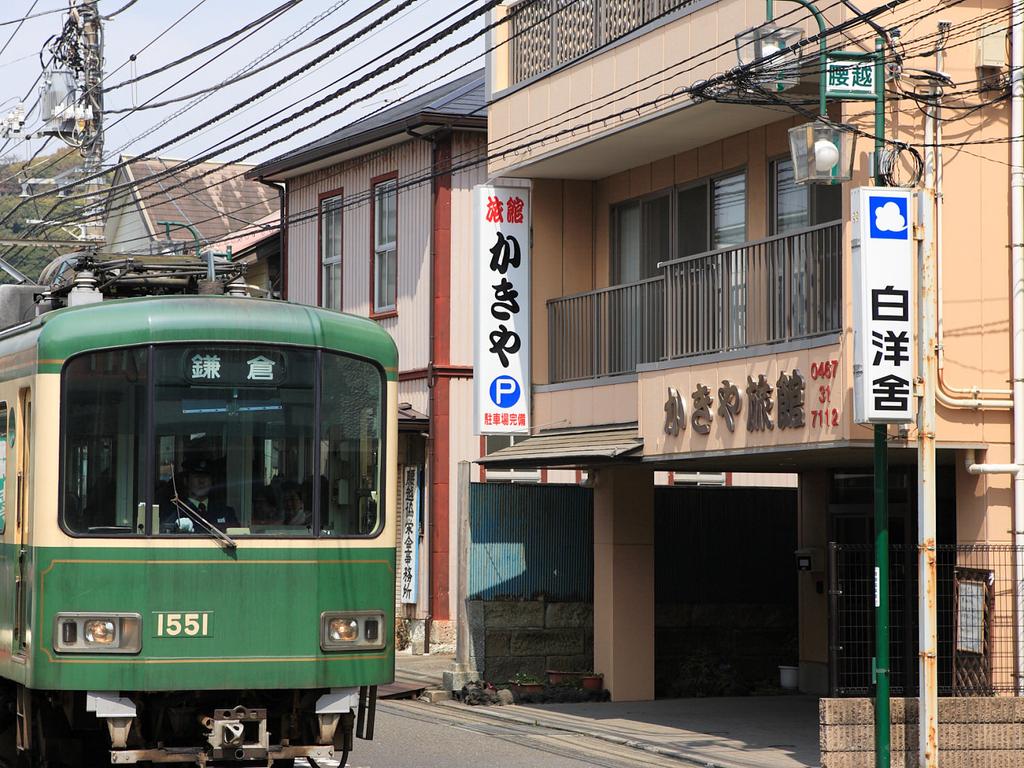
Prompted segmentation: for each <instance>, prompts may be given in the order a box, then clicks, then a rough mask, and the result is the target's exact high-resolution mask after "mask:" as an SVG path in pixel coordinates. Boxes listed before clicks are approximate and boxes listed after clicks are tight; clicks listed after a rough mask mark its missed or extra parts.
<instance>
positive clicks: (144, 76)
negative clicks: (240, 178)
mask: <svg viewBox="0 0 1024 768" xmlns="http://www.w3.org/2000/svg"><path fill="white" fill-rule="evenodd" d="M301 1H302V0H286V2H284V3H282V4H281V5H279V6H277V7H276V8H274V9H272V10H271V11H269V12H267V13H265V14H263V15H262V16H260V17H259V18H258V19H253V20H252V21H250V22H249V23H248V24H246V25H245V26H242V27H239V28H238V29H236V30H235V31H233V32H229V33H228V34H226V35H224V36H223V37H221V38H219V39H217V40H214V41H213V42H212V43H207V44H206V45H204V46H203V47H202V48H198V49H196V50H194V51H192V52H191V53H188V54H186V55H185V56H182V57H181V58H178V59H175V60H174V61H171V62H168V63H167V64H163V65H162V66H161V67H160V68H159V69H153V70H150V71H149V72H144V73H143V74H141V75H138V76H136V77H132V78H129V79H128V80H122V81H121V82H120V83H117V84H116V85H108V86H106V87H105V88H104V89H103V91H104V92H105V93H110V92H111V91H116V90H117V89H118V88H124V87H125V86H126V85H131V84H132V83H138V82H141V81H142V80H146V79H148V78H150V77H153V76H154V75H160V74H163V73H164V72H166V71H167V70H169V69H173V68H174V67H176V66H178V65H179V64H184V63H185V62H186V61H189V60H190V59H194V58H195V57H196V56H201V55H203V54H204V53H206V52H207V51H212V50H213V49H214V48H216V47H217V46H219V45H221V44H223V43H226V42H227V41H228V40H232V39H234V38H236V37H238V36H239V35H240V34H242V33H243V32H248V31H249V30H250V29H252V28H253V27H255V26H257V25H259V24H262V23H263V22H265V21H269V20H271V19H273V18H275V17H277V16H278V15H279V14H281V13H282V12H284V11H285V10H287V9H288V8H290V7H292V6H294V5H298V4H299V3H300V2H301ZM37 2H38V0H37ZM104 18H107V17H104ZM0 53H2V51H0ZM154 106H156V105H152V104H151V105H149V106H148V107H146V108H147V109H152V108H153V107H154ZM117 111H129V110H107V112H108V114H110V113H113V112H117Z"/></svg>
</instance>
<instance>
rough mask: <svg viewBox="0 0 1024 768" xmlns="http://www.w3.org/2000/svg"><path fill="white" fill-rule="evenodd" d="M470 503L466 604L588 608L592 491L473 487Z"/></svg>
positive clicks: (499, 485)
mask: <svg viewBox="0 0 1024 768" xmlns="http://www.w3.org/2000/svg"><path fill="white" fill-rule="evenodd" d="M469 500H470V502H469V503H470V512H469V516H470V517H469V519H470V529H471V535H472V545H471V548H470V556H469V564H470V576H469V595H470V599H473V600H495V599H514V600H530V599H534V598H536V597H538V596H540V595H544V596H545V597H546V598H547V599H548V600H553V601H581V602H589V601H591V600H593V597H594V514H593V511H594V496H593V492H592V491H591V489H589V488H581V487H579V486H575V485H546V486H536V485H519V484H515V483H473V484H472V485H471V487H470V494H469Z"/></svg>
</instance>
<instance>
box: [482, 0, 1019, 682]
mask: <svg viewBox="0 0 1024 768" xmlns="http://www.w3.org/2000/svg"><path fill="white" fill-rule="evenodd" d="M879 5H880V4H879V3H877V2H871V0H864V2H863V3H858V8H859V9H860V10H861V11H863V12H871V11H872V10H873V9H875V8H876V7H877V6H879ZM820 6H821V8H822V11H823V12H824V20H825V22H826V24H827V25H828V27H829V28H830V29H832V28H837V31H834V32H833V33H832V34H830V35H829V36H828V38H827V45H828V47H829V48H830V49H836V50H846V51H862V52H868V51H872V50H873V49H874V39H875V37H876V35H877V32H876V30H875V29H873V28H872V26H871V25H869V24H868V23H866V22H865V21H863V20H859V19H857V18H856V17H855V15H854V12H853V11H852V10H851V8H850V7H849V6H848V5H845V4H841V3H832V4H827V3H824V2H823V3H820ZM1009 8H1010V5H1009V4H1008V3H1006V2H996V3H985V4H982V3H980V2H964V3H953V4H934V3H920V2H907V3H904V4H902V5H900V6H899V7H897V8H895V9H893V10H887V11H885V12H884V13H881V14H879V15H877V18H876V19H875V23H876V24H878V25H881V26H883V27H885V28H886V29H889V30H892V29H896V28H902V36H901V37H900V38H899V43H898V44H896V50H897V52H898V53H899V54H900V55H901V56H904V57H906V58H905V59H904V61H903V63H902V71H901V75H900V78H899V80H890V82H889V83H888V84H887V90H888V91H889V92H890V97H889V98H888V99H887V101H886V106H885V118H886V132H887V136H888V137H890V138H895V139H899V140H903V141H906V142H910V143H913V144H916V145H918V146H920V145H924V144H936V143H940V144H942V145H944V146H943V147H942V149H941V151H939V152H936V153H934V154H929V155H928V158H929V159H932V158H933V159H934V161H935V163H936V165H937V166H938V171H939V173H938V178H939V179H941V182H940V183H941V185H942V190H941V192H942V194H941V197H940V201H939V203H938V205H937V207H936V221H937V222H940V223H939V224H937V228H938V231H939V232H940V233H941V236H938V237H936V239H935V242H934V249H935V250H934V252H935V255H936V258H937V259H938V260H939V274H938V279H939V283H940V286H939V297H940V304H939V306H938V313H939V316H940V317H941V323H940V334H941V335H940V337H939V340H938V344H939V346H938V349H939V352H940V355H939V359H940V363H939V365H940V379H941V386H940V388H939V393H938V400H939V404H938V407H937V428H936V438H937V462H938V469H937V477H936V488H937V498H938V501H937V511H936V517H937V544H938V555H937V556H938V560H939V587H938V590H939V591H938V601H939V659H938V662H939V686H940V692H941V693H942V694H943V695H952V694H965V693H966V694H970V693H975V694H977V693H984V694H991V693H1010V694H1012V693H1014V692H1015V691H1016V689H1017V687H1018V684H1017V682H1016V680H1015V675H1016V674H1017V661H1015V658H1014V657H1015V650H1014V649H1015V643H1016V642H1017V636H1016V632H1015V629H1014V623H1015V617H1014V614H1013V610H1012V604H1011V601H1010V600H1009V596H1010V595H1012V594H1013V591H1014V571H1013V566H1014V563H1015V559H1014V558H1015V555H1014V553H1013V551H1012V550H1010V549H1009V548H1008V547H1005V546H1002V545H1009V544H1012V543H1013V541H1014V536H1013V533H1012V531H1013V528H1014V523H1013V520H1014V515H1013V504H1012V499H1013V494H1012V490H1011V484H1012V481H1011V476H1010V475H1008V474H998V473H994V474H973V473H972V472H970V471H969V469H968V464H977V463H988V464H1007V463H1009V462H1011V461H1012V460H1013V459H1014V457H1013V456H1012V455H1011V444H1012V438H1013V433H1012V416H1011V411H1010V409H1009V407H1008V406H1009V401H1010V396H1011V392H1010V390H1011V383H1010V379H1011V362H1012V361H1011V352H1012V344H1011V248H1010V245H1011V238H1010V213H1009V211H1010V205H1009V201H1010V173H1009V162H1010V149H1009V141H1008V139H1009V137H1010V109H1009V100H1008V99H1007V98H1005V96H1006V94H1007V93H1008V87H1007V66H1008V62H1007V60H1006V56H1007V53H1006V50H1007V48H1006V46H1005V45H1004V41H1005V40H1006V36H1007V29H1008V25H1009ZM775 17H776V20H777V23H778V24H779V25H780V26H796V27H801V28H802V29H803V32H804V35H805V36H808V37H809V36H811V35H813V34H816V33H817V31H818V27H817V26H816V25H815V23H814V20H813V18H811V16H810V15H809V14H808V12H807V11H806V10H805V9H804V8H802V7H801V6H799V5H797V4H796V3H787V2H777V3H775ZM495 18H506V20H507V23H506V24H503V25H500V26H497V27H496V28H495V31H494V33H493V39H492V42H493V43H494V44H495V48H494V50H493V51H492V52H491V53H490V54H489V57H488V65H487V77H488V89H489V90H488V98H489V108H488V153H489V156H490V158H491V159H490V163H489V167H488V171H489V175H490V176H491V177H492V178H496V177H506V178H522V179H528V180H530V183H531V186H532V199H533V208H534V219H533V262H532V289H531V290H532V294H533V297H532V323H533V344H532V350H533V352H532V354H533V357H532V377H533V387H532V398H533V400H532V408H533V423H534V424H536V425H540V426H539V427H538V428H537V429H536V430H535V433H534V435H533V436H531V437H530V438H529V439H527V440H524V441H522V442H520V443H519V444H517V445H515V446H512V447H511V448H509V449H507V450H506V451H503V452H500V453H499V454H496V455H495V456H492V457H490V458H489V459H485V460H484V462H485V463H486V465H487V467H488V471H491V469H495V468H497V469H501V468H504V469H508V468H520V469H523V468H530V467H537V466H540V465H541V464H543V465H544V466H548V467H562V468H565V467H571V468H578V469H579V470H581V471H584V472H589V475H590V478H591V481H592V482H593V485H594V489H595V501H594V514H595V526H594V547H595V558H594V560H595V599H594V604H595V619H594V623H595V626H594V653H595V667H596V670H597V671H598V672H602V673H604V675H605V681H606V686H607V687H608V688H609V689H610V690H611V692H612V696H613V698H615V699H619V700H630V699H651V698H653V697H654V696H655V694H656V692H657V693H658V694H659V695H661V693H662V691H661V690H658V686H657V685H656V680H655V669H656V659H657V657H658V654H659V653H660V649H659V648H657V647H656V646H657V644H658V642H660V640H656V638H661V637H662V633H661V629H662V627H661V622H662V619H663V618H664V617H665V616H666V615H668V614H669V613H671V611H670V610H669V606H663V605H661V604H659V603H657V602H656V594H658V593H659V592H660V590H659V585H658V584H656V578H655V571H656V568H655V566H656V563H655V551H656V549H657V547H658V545H659V543H660V542H657V541H656V540H655V526H654V524H653V510H654V506H655V504H654V494H655V475H656V473H658V472H666V471H668V472H673V473H691V472H697V471H709V472H736V473H744V472H772V473H779V472H791V473H796V474H797V475H798V476H799V492H798V500H799V501H798V504H797V505H796V506H795V508H794V509H793V510H792V515H793V517H794V518H795V521H796V523H795V528H796V531H797V540H796V541H795V542H794V544H795V547H794V550H797V549H799V550H800V551H801V553H802V555H803V556H802V557H801V558H800V562H799V564H798V558H797V557H796V556H795V553H794V557H793V559H792V563H793V565H792V582H791V583H792V589H793V594H794V598H793V599H794V600H795V601H796V604H797V606H798V611H797V618H796V623H795V625H794V626H793V627H792V632H793V637H794V639H795V643H796V646H795V648H794V649H793V657H792V660H791V661H790V662H789V663H792V664H795V665H797V666H798V667H799V685H800V688H801V689H802V690H804V691H807V692H812V693H818V694H821V695H862V696H863V695H867V693H868V691H869V690H870V686H871V679H870V678H871V667H870V663H871V640H872V635H871V626H872V625H871V621H872V619H871V613H872V605H871V602H870V599H871V598H870V594H871V592H870V584H871V582H870V572H869V571H868V570H866V569H868V568H869V567H870V563H871V549H870V545H871V543H872V431H871V430H870V428H867V427H864V426H860V425H858V424H856V423H854V420H853V400H852V398H853V390H852V387H853V313H852V295H851V284H852V283H851V227H850V190H851V189H852V188H853V187H855V186H862V185H869V184H870V183H871V178H872V176H871V170H870V169H871V157H870V154H871V150H872V142H871V140H870V138H864V137H861V138H860V140H859V143H858V144H857V148H856V151H855V156H854V179H853V181H852V182H850V183H847V184H843V185H831V186H827V185H816V186H810V187H805V186H801V185H797V184H795V183H794V180H793V172H794V169H793V163H792V161H791V159H790V148H789V144H788V140H787V131H788V129H790V128H792V127H794V126H796V125H799V124H802V123H805V122H808V120H809V119H811V118H813V115H814V114H815V113H816V111H817V84H818V78H817V74H816V70H817V69H818V66H817V50H818V47H817V42H815V43H814V44H812V45H808V46H805V49H804V50H805V59H809V60H810V61H809V62H808V61H806V60H805V66H803V67H802V68H801V77H800V82H799V84H798V85H797V86H796V87H795V88H793V89H790V90H787V91H785V92H782V93H775V92H774V91H773V90H771V88H770V87H769V88H760V89H758V88H751V87H750V84H749V82H748V83H743V82H741V81H739V80H738V79H737V78H736V77H735V73H733V74H732V75H730V71H731V70H733V69H734V68H735V67H737V63H738V62H737V53H736V48H735V45H734V42H733V39H734V36H735V35H736V34H738V33H740V32H743V31H744V30H747V29H750V28H752V27H756V26H758V25H761V24H763V23H764V22H765V20H766V16H765V3H763V2H760V1H759V0H717V1H715V0H698V1H696V2H694V1H692V0H691V1H687V0H675V1H673V0H659V2H627V1H626V0H622V2H607V1H606V2H599V1H597V0H595V1H594V2H580V3H570V4H565V6H564V7H563V4H560V3H550V2H533V3H530V2H520V3H512V2H509V3H506V4H505V5H503V6H500V7H499V8H498V9H497V14H496V17H495ZM940 21H943V22H949V23H950V25H951V26H950V31H949V33H948V34H943V33H941V32H940V30H939V28H938V27H937V23H938V22H940ZM993 40H994V41H996V44H992V41H993ZM940 42H942V43H944V44H945V51H944V61H943V63H942V69H943V71H944V73H945V74H946V75H948V77H949V78H950V81H951V83H952V84H955V85H956V88H953V87H947V88H946V89H945V95H944V97H943V100H942V105H943V111H942V118H943V120H942V121H941V126H942V134H941V142H930V141H926V138H925V134H924V130H925V128H924V124H925V120H924V108H923V107H922V106H921V105H920V104H919V102H918V101H916V100H914V98H912V96H913V93H914V90H915V88H916V87H918V86H917V84H918V83H920V82H921V80H919V79H915V77H914V75H915V74H917V73H919V70H915V69H914V68H916V67H920V68H928V69H936V68H937V67H936V64H935V56H934V52H933V50H932V49H934V48H935V47H936V44H937V43H940ZM888 57H889V59H888V60H889V61H890V62H892V61H893V60H894V59H893V54H892V52H891V51H890V52H889V54H888ZM766 82H767V81H762V83H766ZM974 106H977V109H974V110H973V111H971V108H972V107H974ZM872 108H873V105H872V103H871V102H867V101H835V100H834V101H832V102H830V104H829V115H830V116H831V118H832V119H833V120H835V121H837V122H839V123H843V124H847V125H851V126H855V127H856V128H858V129H860V130H862V131H864V132H865V133H866V134H867V135H870V134H871V132H872V130H873V123H872V117H873V116H872ZM919 151H921V152H922V154H924V153H925V148H922V149H921V150H919ZM903 157H904V158H905V157H907V153H903ZM911 170H912V169H911V168H910V166H909V165H908V164H901V165H900V166H899V168H898V171H897V172H898V174H899V176H900V179H901V180H902V183H909V182H911V181H912V179H911ZM918 185H919V186H921V185H923V179H922V180H921V181H919V182H918ZM915 232H916V233H917V234H918V235H920V236H924V230H921V229H918V230H915ZM919 330H920V329H919ZM795 372H798V375H799V377H800V380H802V382H803V385H804V387H803V390H802V403H794V402H793V401H789V402H787V403H782V404H780V402H779V399H778V395H779V393H778V391H777V389H778V385H779V382H780V377H783V375H784V376H785V378H783V382H784V383H791V382H792V378H791V377H793V376H794V375H795ZM761 377H763V380H762V379H761ZM759 383H761V384H762V385H766V386H767V387H768V388H769V395H768V397H769V401H770V402H771V404H772V406H773V409H772V410H770V411H767V412H765V411H761V412H760V413H757V408H756V403H755V400H758V399H759V398H760V399H761V402H763V396H764V386H762V387H761V389H760V394H758V384H759ZM733 387H735V389H733ZM705 388H706V394H707V399H703V397H702V395H703V393H705ZM748 388H749V392H748ZM695 395H697V396H696V397H695ZM676 398H678V400H676ZM801 406H802V407H801ZM680 407H681V410H680ZM794 407H797V408H799V410H800V412H801V413H800V416H801V417H800V418H796V417H795V416H794V414H795V413H796V411H794ZM705 408H706V409H705ZM675 415H678V416H679V417H680V418H679V419H678V420H676V419H674V418H673V416H675ZM667 417H668V418H667ZM764 417H766V419H767V421H765V420H764ZM581 436H589V437H590V438H591V439H590V440H589V441H585V440H584V441H582V442H583V444H584V446H588V447H587V448H586V449H585V448H581ZM917 437H918V436H917V430H916V427H915V426H914V425H913V424H911V425H909V427H908V428H897V427H896V426H891V427H890V428H889V432H888V443H889V446H890V450H889V458H890V466H891V469H890V507H891V516H892V523H891V531H892V533H891V535H892V540H893V544H894V545H895V548H894V554H893V556H892V560H893V563H894V566H893V576H892V578H893V590H894V592H893V595H894V596H893V615H894V617H896V618H895V619H894V628H893V638H894V640H893V643H894V645H893V647H894V661H893V670H894V685H896V686H903V688H902V690H903V691H904V692H906V693H907V694H908V695H910V694H911V692H912V691H915V690H916V684H917V683H916V676H917V672H916V667H917V659H916V652H917V650H916V645H915V644H916V629H915V628H914V622H915V621H916V599H915V592H914V590H915V589H916V575H915V572H916V551H917V549H916V548H917V540H918V539H917V537H918V524H917V506H916V504H917V498H918V479H917V471H916V466H915V462H916V451H915V445H916V441H917ZM1018 458H1019V457H1018ZM975 470H977V467H975ZM721 524H722V525H723V526H728V525H730V522H729V518H728V517H727V516H725V515H724V513H723V517H722V523H721ZM735 535H736V536H737V537H741V536H742V531H736V532H735ZM677 546H678V551H679V552H680V555H681V556H683V555H684V553H685V551H686V548H687V547H700V546H701V539H700V537H699V532H696V531H695V532H693V534H692V537H690V536H687V537H683V538H681V539H680V540H679V541H678V542H677ZM765 546H768V544H767V543H766V544H765ZM738 565H739V564H738V563H736V562H730V561H729V560H728V559H727V558H726V559H724V560H723V562H721V566H720V567H721V569H722V570H723V571H729V570H730V569H734V568H736V567H738ZM661 571H662V569H661V568H659V569H658V572H659V573H660V572H661ZM862 577H863V578H862ZM978 584H981V585H982V586H981V587H980V588H981V590H982V593H983V594H979V597H978V599H979V602H978V603H977V604H976V606H977V607H979V611H980V612H979V613H977V614H976V615H975V614H971V615H969V614H970V611H969V610H968V607H969V601H968V602H965V601H967V600H968V598H967V597H965V596H967V595H971V594H974V593H973V592H972V589H973V588H974V587H973V586H969V585H974V586H977V585H978ZM985 584H987V586H984V585H985ZM858 590H859V592H858ZM836 593H842V594H841V595H838V594H836ZM858 595H859V596H858ZM711 602H713V601H711ZM982 609H983V610H982ZM972 622H973V623H972ZM979 638H983V640H979ZM1018 692H1019V691H1018Z"/></svg>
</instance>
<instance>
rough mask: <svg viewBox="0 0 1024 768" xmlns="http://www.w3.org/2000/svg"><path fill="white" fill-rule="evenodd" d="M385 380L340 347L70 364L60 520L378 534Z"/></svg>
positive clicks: (163, 352)
mask: <svg viewBox="0 0 1024 768" xmlns="http://www.w3.org/2000/svg"><path fill="white" fill-rule="evenodd" d="M383 385H384V380H383V375H382V373H381V371H380V370H379V369H378V368H377V367H376V366H374V365H373V364H371V363H369V362H367V361H364V360H360V359H357V358H353V357H348V356H345V355H341V354H337V353H332V352H327V351H317V350H308V349H298V348H287V347H265V346H257V345H228V344H217V343H213V344H202V343H194V344H180V345H168V346H153V347H147V348H133V349H123V350H113V351H105V352H95V353H87V354H83V355H80V356H78V357H75V358H74V359H72V360H71V361H69V362H68V363H67V365H66V366H65V368H64V382H63V418H62V425H63V426H62V429H63V435H62V459H63V470H62V488H61V491H62V512H61V515H62V523H63V526H64V528H65V529H66V530H67V531H68V532H69V533H71V534H73V535H94V536H97V535H98V536H111V535H125V536H139V535H154V536H158V535H163V536H195V535H202V534H204V533H207V534H208V533H209V531H208V530H206V528H207V524H209V526H212V527H216V528H218V529H219V530H221V531H222V532H225V533H227V534H228V535H230V536H232V537H246V536H270V537H314V536H315V537H353V536H370V535H373V534H374V533H376V532H377V531H378V530H379V529H380V527H381V522H382V521H381V515H382V511H383V505H382V499H381V497H380V493H381V489H382V487H383V482H382V480H383V479H382V477H381V466H382V463H381V462H382V458H383V450H382V449H383V445H382V429H383V424H382V416H383V393H384V386H383Z"/></svg>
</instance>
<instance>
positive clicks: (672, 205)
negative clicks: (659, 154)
mask: <svg viewBox="0 0 1024 768" xmlns="http://www.w3.org/2000/svg"><path fill="white" fill-rule="evenodd" d="M739 175H742V176H743V181H744V187H743V188H744V195H743V238H744V239H743V240H742V241H741V242H744V243H745V242H747V241H748V240H749V238H750V220H749V219H750V217H749V215H748V214H749V212H750V186H749V182H750V172H749V166H748V165H746V164H744V165H739V166H736V167H734V168H730V169H728V170H724V171H721V172H719V173H714V174H710V175H708V176H703V177H701V178H698V179H692V180H690V181H686V182H683V183H680V184H673V185H671V186H669V187H663V188H661V189H658V190H655V191H653V192H648V193H646V194H643V195H637V196H635V197H627V198H623V199H622V200H617V201H615V202H613V203H609V204H608V284H609V286H612V287H616V286H620V285H632V283H621V282H617V279H618V276H619V275H618V272H619V267H618V264H619V261H620V258H619V254H618V251H617V243H618V225H617V217H616V211H617V210H618V209H621V208H625V207H627V206H632V205H637V206H639V208H640V239H641V245H642V243H643V238H644V232H643V203H644V202H646V201H649V200H653V199H656V198H660V197H663V196H666V195H667V196H668V198H669V222H668V226H669V251H670V253H669V257H668V259H667V261H675V260H676V259H680V258H688V257H690V256H698V255H700V254H702V253H710V252H711V251H714V250H725V249H728V248H735V247H738V246H723V248H722V249H717V248H712V238H713V237H714V202H715V197H714V183H715V182H716V181H718V180H720V179H725V178H729V177H730V176H739ZM697 188H702V189H703V190H704V201H705V209H704V218H705V227H706V239H705V241H704V249H703V250H700V251H697V252H696V253H692V254H687V256H682V255H681V254H680V252H679V194H680V193H681V192H687V191H690V190H694V189H697ZM643 279H644V278H641V282H642V281H643Z"/></svg>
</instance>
